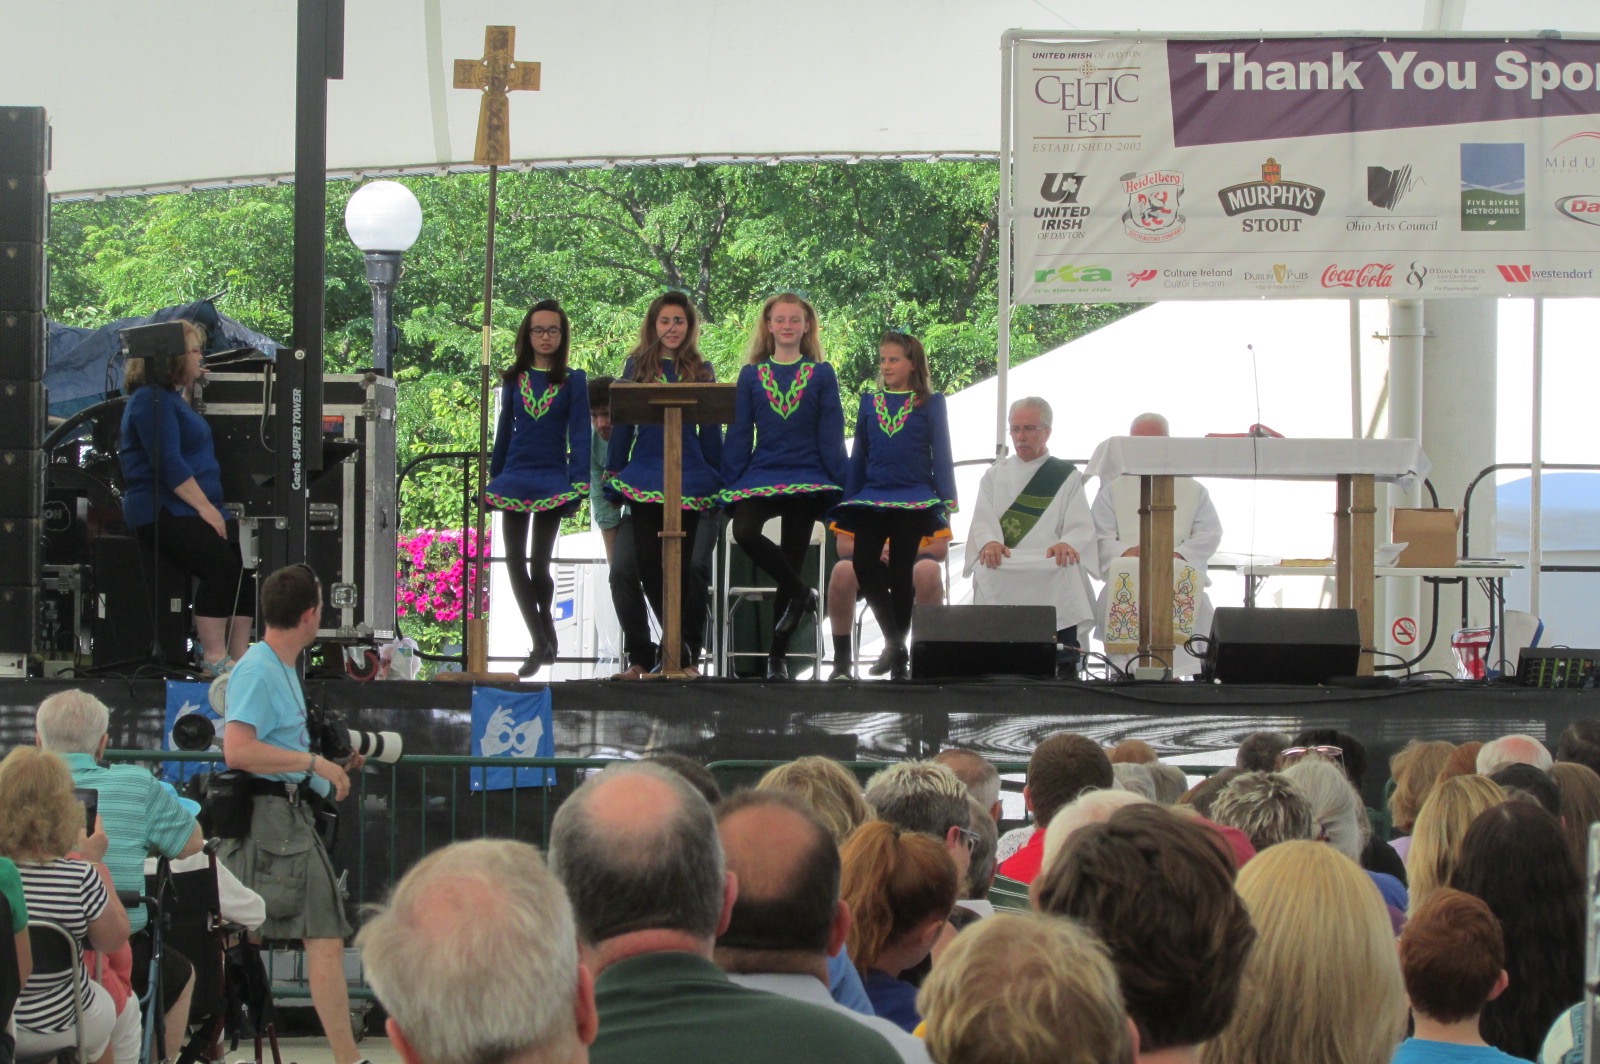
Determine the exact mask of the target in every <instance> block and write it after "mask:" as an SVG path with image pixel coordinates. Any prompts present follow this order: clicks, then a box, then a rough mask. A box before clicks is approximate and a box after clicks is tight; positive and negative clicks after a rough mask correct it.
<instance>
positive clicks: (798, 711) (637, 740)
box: [0, 678, 1600, 806]
mask: <svg viewBox="0 0 1600 1064" xmlns="http://www.w3.org/2000/svg"><path fill="white" fill-rule="evenodd" d="M524 686H527V685H524ZM66 687H82V688H84V689H86V690H89V691H91V692H92V693H94V694H95V695H96V696H97V697H99V698H100V699H101V700H102V701H104V702H105V703H106V704H107V705H109V706H110V707H112V722H111V745H112V746H113V747H115V748H122V749H158V748H159V747H160V743H161V727H162V714H163V710H164V706H165V701H166V699H165V692H164V687H163V684H162V682H161V681H159V680H134V681H128V680H111V679H103V680H84V681H59V680H11V681H0V706H3V707H4V710H3V715H0V742H4V743H5V744H6V745H8V746H9V745H12V744H16V743H21V742H31V741H32V739H33V724H32V722H33V708H34V707H35V706H37V705H38V703H39V701H40V699H42V698H44V697H45V696H46V695H48V694H49V693H51V692H52V691H56V690H60V689H63V688H66ZM307 694H308V696H309V697H310V698H312V699H314V700H320V701H321V703H322V704H323V705H325V706H327V707H329V708H333V709H339V710H342V711H343V712H344V713H345V714H346V716H347V717H348V718H349V722H350V724H351V726H352V727H355V728H360V729H363V730H372V731H376V730H380V729H389V730H393V731H398V732H400V733H401V734H402V735H403V736H404V738H405V746H406V750H407V751H408V752H411V753H430V754H465V753H467V751H468V731H469V717H470V709H469V703H470V698H471V691H470V689H469V687H468V686H467V685H465V684H459V683H440V682H431V683H421V682H419V683H403V682H402V683H356V682H353V681H348V680H328V681H318V680H311V681H309V682H308V683H307ZM552 701H553V705H554V717H555V745H556V754H557V756H559V757H618V756H622V757H628V756H639V755H643V754H648V753H656V752H663V751H676V752H679V753H683V754H688V755H690V756H692V757H695V758H697V759H700V760H703V761H722V760H734V759H789V758H794V757H798V756H800V755H802V754H826V755H828V756H830V757H834V758H839V759H846V760H848V759H860V760H879V759H883V760H896V759H903V758H915V757H925V756H928V755H931V754H933V753H935V752H937V751H938V750H940V749H942V748H944V747H947V746H961V747H966V748H968V749H972V750H976V751H979V752H981V753H983V754H985V755H988V756H991V757H994V758H996V759H1002V760H1023V761H1025V760H1026V759H1027V757H1028V755H1029V753H1030V752H1031V751H1032V749H1033V747H1034V745H1035V744H1036V743H1037V742H1038V741H1039V740H1040V739H1041V738H1043V737H1044V736H1046V735H1049V734H1051V733H1053V732H1057V731H1062V730H1070V731H1077V732H1081V733H1083V734H1085V735H1088V736H1091V737H1093V738H1095V739H1097V740H1099V741H1100V742H1102V743H1107V744H1109V743H1113V742H1116V741H1117V740H1120V739H1125V738H1138V739H1144V740H1145V741H1147V742H1149V743H1150V744H1151V745H1153V746H1154V747H1155V748H1156V750H1157V751H1158V752H1159V753H1161V754H1162V755H1163V756H1167V755H1173V754H1192V755H1200V756H1199V757H1196V758H1194V759H1193V760H1194V761H1195V762H1197V763H1200V764H1218V763H1231V761H1232V747H1233V746H1234V745H1236V743H1237V740H1238V739H1239V737H1240V736H1242V735H1244V734H1246V733H1247V732H1250V731H1253V730H1256V729H1257V728H1263V727H1272V728H1277V729H1279V730H1281V731H1285V732H1288V733H1289V734H1291V735H1292V734H1294V733H1295V732H1297V731H1300V730H1302V729H1304V728H1311V727H1329V728H1338V729H1340V730H1342V731H1346V732H1349V733H1351V734H1353V735H1356V736H1358V737H1359V738H1361V739H1362V740H1363V741H1364V742H1365V743H1366V745H1367V748H1368V763H1369V765H1371V766H1372V770H1371V771H1369V772H1368V773H1367V780H1366V789H1367V792H1368V793H1367V795H1366V797H1367V800H1368V804H1370V805H1374V806H1377V805H1380V804H1381V797H1382V793H1381V788H1382V786H1383V783H1384V779H1385V777H1386V776H1387V773H1386V772H1384V771H1382V768H1383V766H1385V765H1386V763H1387V761H1388V757H1389V755H1390V754H1391V753H1393V752H1394V751H1395V750H1397V749H1399V748H1400V747H1401V746H1403V745H1404V744H1405V743H1406V741H1407V740H1409V739H1412V738H1423V739H1448V740H1451V741H1455V742H1461V741H1464V740H1467V739H1490V738H1493V737H1495V736H1498V735H1503V734H1507V733H1509V732H1526V733H1528V734H1530V735H1534V736H1537V737H1539V738H1542V739H1544V740H1545V741H1546V742H1547V744H1549V745H1551V746H1554V743H1555V740H1556V738H1557V737H1558V736H1559V735H1560V734H1561V732H1562V730H1563V729H1564V728H1565V727H1566V726H1567V725H1568V724H1569V723H1571V722H1572V721H1574V720H1578V719H1580V718H1590V717H1600V691H1586V690H1530V689H1525V688H1519V687H1515V686H1510V685H1502V684H1468V683H1453V682H1413V683H1411V684H1407V685H1401V686H1398V687H1393V688H1387V689H1341V688H1325V687H1265V686H1261V687H1258V686H1222V685H1201V684H1193V683H1137V682H1132V683H1055V682H1042V681H1037V680H1021V679H1007V678H989V679H984V680H981V681H971V682H948V681H940V682H926V683H918V682H912V683H904V684H891V683H878V682H863V683H832V684H824V683H805V682H797V683H787V684H768V683H763V682H759V681H752V680H711V679H703V680H697V681H693V682H689V683H675V682H665V681H642V682H629V683H622V682H612V681H606V680H596V681H570V682H565V683H558V684H553V685H552ZM1210 751H1216V752H1217V756H1216V757H1215V758H1206V757H1205V756H1204V755H1205V754H1206V753H1208V752H1210Z"/></svg>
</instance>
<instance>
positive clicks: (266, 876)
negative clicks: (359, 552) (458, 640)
mask: <svg viewBox="0 0 1600 1064" xmlns="http://www.w3.org/2000/svg"><path fill="white" fill-rule="evenodd" d="M261 617H262V621H263V623H264V624H265V626H266V634H265V635H264V636H263V637H262V639H261V641H260V642H259V643H256V644H255V645H254V646H252V647H251V648H250V649H249V650H248V651H247V652H246V653H245V655H244V657H243V658H242V659H240V661H239V664H238V665H236V666H235V667H234V669H233V673H232V675H231V676H230V677H229V679H228V693H227V722H226V724H225V725H224V728H223V733H222V752H223V756H224V757H225V758H226V759H227V762H228V767H229V768H230V769H238V770H241V771H243V772H248V773H250V779H249V783H248V786H249V793H250V794H251V795H253V797H252V798H251V799H250V803H249V804H250V816H251V819H250V827H249V830H248V832H247V833H246V834H244V836H243V837H241V838H234V839H227V840H225V841H224V842H223V844H222V848H221V849H220V850H219V851H218V856H219V857H220V858H221V859H222V862H223V863H224V864H225V865H227V866H228V870H229V871H231V872H233V873H234V875H236V876H238V877H239V879H240V880H241V881H243V882H244V884H245V885H246V886H248V887H250V888H252V889H253V890H255V891H256V892H258V893H259V894H260V895H261V896H262V898H263V899H264V900H265V901H266V905H267V920H266V923H264V924H262V925H261V929H260V935H261V937H262V938H267V939H300V940H301V942H302V944H303V945H304V947H305V954H306V965H307V969H308V973H309V977H310V983H311V1002H312V1004H313V1005H314V1006H315V1007H316V1010H317V1015H318V1017H319V1018H320V1019H321V1020H322V1028H323V1030H324V1031H325V1032H326V1034H327V1038H328V1043H329V1046H330V1048H332V1050H333V1056H334V1060H335V1062H336V1064H356V1062H358V1061H360V1060H361V1057H360V1054H359V1053H358V1052H357V1050H356V1044H355V1040H354V1039H353V1038H352V1037H351V1033H350V1012H349V1009H350V1000H349V991H348V990H347V989H346V987H345V981H344V940H345V938H346V936H348V935H349V934H350V931H351V928H350V924H349V921H347V920H346V919H345V915H344V905H343V900H342V899H341V897H340V891H339V887H338V884H337V881H336V878H335V876H334V872H333V863H332V862H331V861H330V860H329V859H328V852H327V850H326V849H325V848H324V847H323V845H322V840H321V839H320V838H318V836H317V830H316V816H315V813H314V812H313V808H314V807H315V806H316V805H317V804H319V802H318V800H317V799H315V798H312V797H311V795H312V793H313V792H314V793H315V794H316V795H317V796H320V798H329V797H331V798H332V799H333V800H334V801H340V800H342V799H343V798H344V797H345V795H347V794H349V793H350V777H349V776H348V775H346V770H348V771H350V772H358V771H360V769H361V766H362V764H363V762H364V759H363V758H362V757H361V755H359V754H354V755H352V756H351V757H350V758H348V759H347V760H346V762H345V764H344V766H342V767H341V766H340V765H339V764H338V763H336V762H333V761H329V760H327V759H326V758H324V757H322V756H320V755H318V754H314V753H312V752H311V737H310V733H309V731H308V729H307V722H306V700H305V694H304V692H303V691H302V690H301V688H300V680H299V677H298V675H297V674H296V672H295V662H296V661H297V660H298V659H299V657H300V654H301V652H302V651H304V650H305V648H306V647H308V646H310V645H311V644H312V643H313V642H314V641H315V640H316V636H317V627H318V625H319V623H320V622H321V618H322V585H321V584H320V583H319V582H318V581H317V577H316V574H315V573H313V572H312V571H311V569H310V568H309V567H308V566H305V565H291V566H288V567H286V568H283V569H279V570H278V571H277V572H275V573H273V574H272V575H271V576H269V577H268V578H267V580H266V583H265V584H263V585H262V587H261Z"/></svg>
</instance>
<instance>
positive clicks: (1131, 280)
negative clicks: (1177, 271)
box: [1128, 270, 1156, 288]
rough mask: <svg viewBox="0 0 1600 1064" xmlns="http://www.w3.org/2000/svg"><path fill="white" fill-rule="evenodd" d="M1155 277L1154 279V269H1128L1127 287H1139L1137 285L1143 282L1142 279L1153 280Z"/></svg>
mask: <svg viewBox="0 0 1600 1064" xmlns="http://www.w3.org/2000/svg"><path fill="white" fill-rule="evenodd" d="M1155 279H1156V271H1154V270H1138V271H1132V270H1130V271H1129V272H1128V287H1129V288H1137V287H1139V285H1140V284H1141V283H1142V282H1144V281H1154V280H1155Z"/></svg>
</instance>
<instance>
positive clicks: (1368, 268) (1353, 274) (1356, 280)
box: [1322, 262, 1394, 288]
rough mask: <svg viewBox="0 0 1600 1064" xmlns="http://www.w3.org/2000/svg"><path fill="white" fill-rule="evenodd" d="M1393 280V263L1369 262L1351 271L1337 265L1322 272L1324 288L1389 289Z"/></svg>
mask: <svg viewBox="0 0 1600 1064" xmlns="http://www.w3.org/2000/svg"><path fill="white" fill-rule="evenodd" d="M1393 280H1394V263H1392V262H1369V263H1367V264H1366V265H1365V266H1353V267H1351V268H1349V269H1340V268H1339V266H1338V264H1337V263H1336V264H1334V265H1332V266H1329V267H1328V268H1327V269H1326V270H1323V271H1322V287H1324V288H1388V287H1389V285H1390V283H1391V282H1393Z"/></svg>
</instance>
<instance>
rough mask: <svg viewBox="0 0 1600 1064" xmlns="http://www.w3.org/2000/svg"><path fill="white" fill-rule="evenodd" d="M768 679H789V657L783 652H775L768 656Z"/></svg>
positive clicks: (780, 680) (777, 680)
mask: <svg viewBox="0 0 1600 1064" xmlns="http://www.w3.org/2000/svg"><path fill="white" fill-rule="evenodd" d="M767 679H768V680H773V681H776V682H779V683H784V682H787V681H788V679H789V659H788V657H786V656H785V655H782V654H773V655H771V656H769V657H768V658H767Z"/></svg>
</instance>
